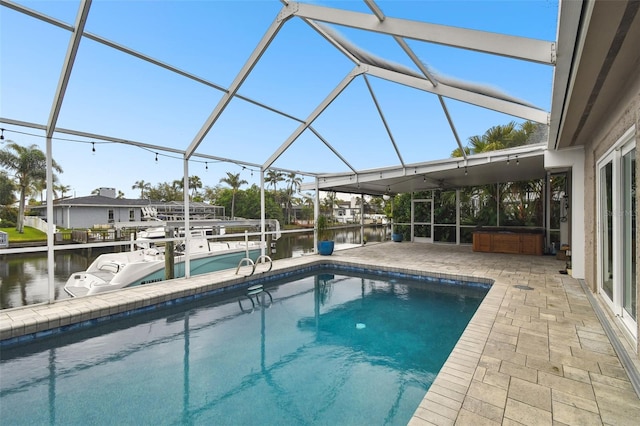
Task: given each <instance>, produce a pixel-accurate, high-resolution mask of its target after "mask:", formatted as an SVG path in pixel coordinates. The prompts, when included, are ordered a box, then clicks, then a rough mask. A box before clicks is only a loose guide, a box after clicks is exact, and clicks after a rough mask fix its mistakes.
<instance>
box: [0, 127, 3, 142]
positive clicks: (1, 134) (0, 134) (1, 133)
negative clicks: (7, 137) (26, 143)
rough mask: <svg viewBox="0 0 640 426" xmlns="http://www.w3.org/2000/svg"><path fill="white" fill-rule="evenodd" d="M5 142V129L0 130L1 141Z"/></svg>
mask: <svg viewBox="0 0 640 426" xmlns="http://www.w3.org/2000/svg"><path fill="white" fill-rule="evenodd" d="M3 140H4V129H0V141H3Z"/></svg>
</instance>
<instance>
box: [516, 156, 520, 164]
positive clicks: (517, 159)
mask: <svg viewBox="0 0 640 426" xmlns="http://www.w3.org/2000/svg"><path fill="white" fill-rule="evenodd" d="M518 165H520V159H519V158H518V156H517V155H516V166H518Z"/></svg>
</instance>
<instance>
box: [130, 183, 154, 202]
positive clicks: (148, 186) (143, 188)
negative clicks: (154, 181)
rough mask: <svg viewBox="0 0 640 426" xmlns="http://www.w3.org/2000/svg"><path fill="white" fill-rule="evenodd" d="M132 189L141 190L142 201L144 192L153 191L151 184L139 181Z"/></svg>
mask: <svg viewBox="0 0 640 426" xmlns="http://www.w3.org/2000/svg"><path fill="white" fill-rule="evenodd" d="M131 189H139V190H140V199H141V200H142V199H144V191H149V190H150V189H151V184H150V183H149V182H145V181H144V180H137V181H136V183H134V184H133V186H132V187H131Z"/></svg>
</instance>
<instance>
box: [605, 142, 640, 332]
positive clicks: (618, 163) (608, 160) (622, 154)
mask: <svg viewBox="0 0 640 426" xmlns="http://www.w3.org/2000/svg"><path fill="white" fill-rule="evenodd" d="M632 135H633V132H627V135H626V136H627V137H626V139H625V138H624V137H623V138H622V139H621V140H620V141H619V143H618V144H616V146H615V147H614V148H613V149H612V150H611V151H610V152H609V153H608V154H607V155H605V156H604V157H603V158H601V159H600V161H599V162H598V168H597V173H598V174H597V191H598V198H597V200H598V207H597V212H598V225H597V226H598V287H599V290H600V294H601V295H602V296H603V299H604V300H605V301H606V302H607V304H608V305H609V307H610V308H611V310H612V311H613V313H614V314H615V315H617V316H618V317H620V318H621V319H622V322H623V323H624V325H625V326H626V328H627V329H628V330H629V332H630V333H631V334H632V335H633V336H634V337H636V338H637V308H636V305H637V303H636V299H637V298H636V287H637V284H636V148H635V142H634V141H633V140H632V138H631V136H632Z"/></svg>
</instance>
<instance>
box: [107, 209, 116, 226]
mask: <svg viewBox="0 0 640 426" xmlns="http://www.w3.org/2000/svg"><path fill="white" fill-rule="evenodd" d="M113 222H115V220H114V219H113V209H109V212H108V223H113Z"/></svg>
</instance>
